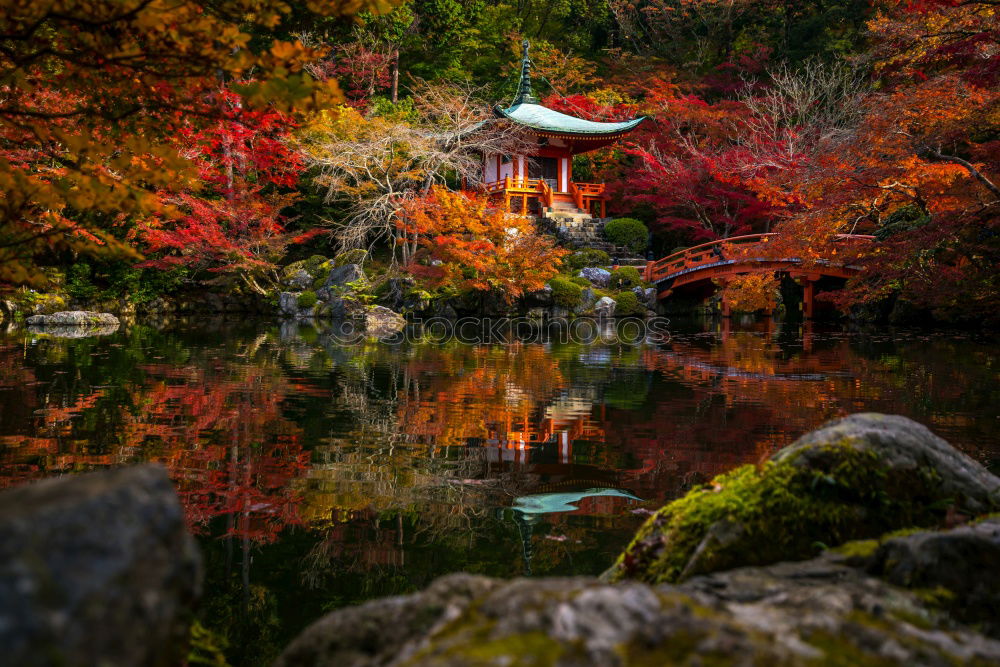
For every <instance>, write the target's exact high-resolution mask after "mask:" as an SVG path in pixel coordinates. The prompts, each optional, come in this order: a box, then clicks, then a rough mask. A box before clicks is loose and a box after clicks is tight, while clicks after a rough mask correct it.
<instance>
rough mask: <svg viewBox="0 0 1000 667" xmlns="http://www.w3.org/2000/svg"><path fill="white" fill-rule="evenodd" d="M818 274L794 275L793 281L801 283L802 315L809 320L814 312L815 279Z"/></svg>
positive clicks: (817, 278)
mask: <svg viewBox="0 0 1000 667" xmlns="http://www.w3.org/2000/svg"><path fill="white" fill-rule="evenodd" d="M817 280H819V275H817V274H814V273H809V274H805V275H799V276H795V282H797V283H798V284H799V285H802V317H803V318H804V319H806V320H811V319H813V317H814V316H815V314H816V281H817Z"/></svg>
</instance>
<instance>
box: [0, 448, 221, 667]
mask: <svg viewBox="0 0 1000 667" xmlns="http://www.w3.org/2000/svg"><path fill="white" fill-rule="evenodd" d="M200 581H201V561H200V557H199V555H198V550H197V546H196V544H195V542H194V539H193V538H192V537H191V536H190V534H189V533H188V532H187V529H186V527H185V524H184V515H183V511H182V509H181V506H180V503H179V502H178V500H177V496H176V494H175V493H174V489H173V486H172V485H171V483H170V480H169V478H168V477H167V474H166V471H165V470H164V469H163V468H162V467H160V466H156V465H144V466H137V467H132V468H121V469H117V470H113V471H109V472H100V473H92V474H86V475H77V476H70V477H61V478H56V479H50V480H45V481H42V482H38V483H35V484H30V485H27V486H23V487H19V488H15V489H12V490H10V491H5V492H4V493H2V494H0V646H3V649H2V658H0V662H3V663H4V664H11V665H67V666H72V665H103V666H107V667H115V666H119V665H120V666H122V667H125V666H129V667H131V666H132V665H163V666H168V665H169V666H173V665H178V664H182V663H183V661H184V658H185V650H186V644H187V637H188V628H189V623H190V619H191V612H192V608H193V605H194V602H195V601H196V599H197V597H198V594H199V590H200Z"/></svg>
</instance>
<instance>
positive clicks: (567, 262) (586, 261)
mask: <svg viewBox="0 0 1000 667" xmlns="http://www.w3.org/2000/svg"><path fill="white" fill-rule="evenodd" d="M610 263H611V257H609V256H608V253H606V252H604V251H603V250H595V249H594V248H584V249H583V250H577V251H576V252H574V253H573V254H572V255H569V256H568V257H566V258H565V259H563V267H564V268H565V269H567V270H568V271H570V272H571V273H576V272H577V271H579V270H580V269H583V268H586V267H588V266H607V265H608V264H610Z"/></svg>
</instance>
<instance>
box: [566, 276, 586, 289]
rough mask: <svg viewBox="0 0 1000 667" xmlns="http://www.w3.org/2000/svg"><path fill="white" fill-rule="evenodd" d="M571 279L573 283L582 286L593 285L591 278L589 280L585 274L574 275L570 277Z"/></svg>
mask: <svg viewBox="0 0 1000 667" xmlns="http://www.w3.org/2000/svg"><path fill="white" fill-rule="evenodd" d="M569 281H570V282H571V283H575V284H577V285H579V286H580V287H590V286H591V282H590V281H589V280H587V279H586V278H584V277H583V276H573V277H572V278H570V279H569Z"/></svg>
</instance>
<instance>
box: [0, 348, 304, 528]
mask: <svg viewBox="0 0 1000 667" xmlns="http://www.w3.org/2000/svg"><path fill="white" fill-rule="evenodd" d="M142 370H143V372H144V373H145V374H146V378H145V381H144V382H143V383H142V384H141V385H129V386H128V387H127V391H128V392H129V394H130V396H129V399H128V400H127V401H126V402H125V404H126V405H130V406H132V407H131V408H124V407H119V406H118V405H115V406H114V408H113V409H114V410H116V411H120V415H121V416H122V417H124V420H123V423H121V424H120V425H119V426H118V427H117V428H118V429H119V432H118V435H117V438H116V444H115V445H113V446H112V447H110V448H95V447H94V446H93V445H92V444H91V443H90V441H89V440H88V438H87V437H86V433H83V432H82V429H83V427H82V426H81V424H83V423H85V422H86V421H87V419H86V416H87V413H89V412H91V411H97V410H100V409H101V407H102V404H106V403H107V402H108V401H109V400H110V399H109V397H108V396H107V393H108V392H107V390H105V389H101V388H98V389H94V390H91V391H90V392H89V393H85V394H82V395H81V396H79V397H78V398H77V399H76V400H75V401H73V402H72V403H70V402H66V403H63V404H61V405H59V406H57V407H52V408H47V409H46V410H44V411H42V412H41V413H40V414H41V421H40V422H36V426H35V428H34V431H35V432H34V433H33V434H32V435H30V436H23V437H22V436H6V437H4V438H3V439H2V440H0V445H3V446H5V448H6V449H7V451H6V452H5V453H4V455H3V457H2V464H3V467H2V468H0V486H7V485H11V484H17V483H22V482H24V481H28V480H30V479H37V478H40V477H45V476H51V475H53V474H58V473H64V472H73V471H80V470H91V469H95V468H101V467H106V466H111V465H121V464H125V463H132V462H136V461H157V462H160V463H163V464H164V465H165V466H166V467H167V468H168V470H169V471H170V476H171V478H172V479H173V481H174V483H175V485H176V487H177V491H178V494H179V496H180V498H181V502H182V503H183V505H184V508H185V511H186V515H187V518H188V522H189V524H190V526H191V528H192V530H195V531H202V530H204V529H205V528H206V526H207V524H208V522H209V521H210V520H211V519H213V518H215V517H220V516H225V517H227V527H226V534H227V535H234V536H239V537H242V538H246V539H250V540H253V541H271V540H273V539H275V538H276V536H277V535H278V533H279V532H280V531H281V530H282V528H283V527H284V526H286V525H289V524H293V523H298V522H299V513H298V507H299V503H300V497H299V495H298V493H297V492H296V491H295V490H293V489H292V488H291V482H292V480H294V479H296V478H298V477H300V476H301V475H302V474H303V473H304V471H305V470H306V468H307V467H308V463H309V455H308V453H307V452H304V451H303V450H302V446H301V444H300V442H299V436H298V429H297V427H295V425H294V424H291V423H290V422H289V421H288V420H286V419H284V417H283V416H282V415H281V403H282V401H283V399H284V397H285V396H286V394H287V386H286V384H285V380H284V378H283V377H282V375H281V373H280V371H273V372H272V371H269V370H268V369H266V368H264V367H257V366H252V365H240V366H228V365H216V366H210V367H207V368H206V367H200V366H194V365H189V366H168V365H149V366H145V367H143V368H142ZM103 407H104V408H107V407H108V406H107V405H103Z"/></svg>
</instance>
